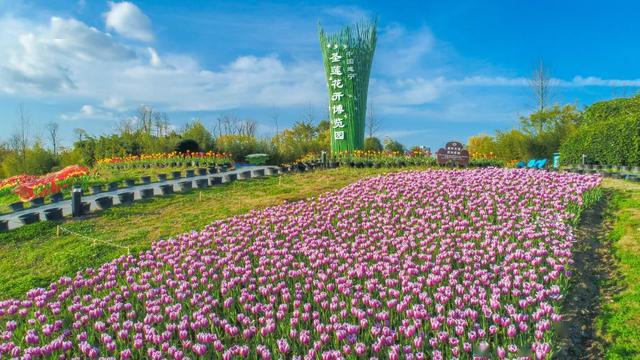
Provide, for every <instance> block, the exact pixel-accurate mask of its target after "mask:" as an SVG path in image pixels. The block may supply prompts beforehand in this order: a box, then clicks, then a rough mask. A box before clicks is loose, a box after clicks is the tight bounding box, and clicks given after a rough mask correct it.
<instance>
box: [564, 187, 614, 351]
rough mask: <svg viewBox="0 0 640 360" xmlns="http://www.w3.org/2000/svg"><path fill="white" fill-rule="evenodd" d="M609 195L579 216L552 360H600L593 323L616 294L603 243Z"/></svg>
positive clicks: (599, 340)
mask: <svg viewBox="0 0 640 360" xmlns="http://www.w3.org/2000/svg"><path fill="white" fill-rule="evenodd" d="M608 197H609V195H608V194H607V193H605V195H604V196H603V199H601V200H600V202H599V203H598V204H596V205H595V206H593V207H592V208H591V209H588V210H586V211H585V212H584V213H583V214H582V219H581V221H580V225H579V226H578V229H577V232H576V235H577V243H576V244H575V248H574V261H575V264H574V265H575V269H574V273H573V277H572V278H571V288H570V290H569V293H568V294H567V297H566V298H565V302H564V304H563V309H564V313H563V314H564V315H563V321H562V323H561V324H560V325H559V329H558V339H557V342H556V343H557V351H556V353H555V356H554V358H555V359H602V358H603V356H604V346H605V342H604V339H602V338H600V337H599V336H598V334H597V332H596V327H595V319H596V318H597V317H598V315H599V314H600V312H601V310H602V309H601V304H603V303H605V302H608V301H609V299H611V296H612V295H613V294H614V293H615V292H616V291H617V290H618V289H616V288H615V287H614V285H612V284H615V282H614V281H610V280H611V279H614V278H615V277H616V276H617V275H616V265H615V264H616V262H615V259H614V258H613V256H612V253H611V245H610V244H608V243H607V240H606V233H607V231H608V230H609V226H608V224H607V222H606V221H605V218H606V216H605V215H606V210H607V208H606V204H607V199H608Z"/></svg>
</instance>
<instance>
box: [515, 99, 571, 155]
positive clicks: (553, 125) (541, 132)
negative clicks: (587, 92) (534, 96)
mask: <svg viewBox="0 0 640 360" xmlns="http://www.w3.org/2000/svg"><path fill="white" fill-rule="evenodd" d="M520 122H521V127H522V130H523V132H524V134H525V135H526V136H527V142H526V144H527V154H528V157H529V158H531V159H550V158H551V157H552V156H553V153H554V152H557V151H558V150H559V149H560V145H561V144H562V142H563V141H564V140H565V139H567V138H568V137H569V136H571V135H572V134H573V133H574V132H575V131H576V128H577V126H578V125H579V124H580V123H581V122H582V113H580V112H579V111H578V110H577V108H576V107H575V105H565V106H560V105H557V104H556V105H554V106H553V107H551V108H549V109H545V110H540V111H536V112H534V113H533V114H531V115H529V116H528V117H522V118H520Z"/></svg>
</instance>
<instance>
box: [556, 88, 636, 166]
mask: <svg viewBox="0 0 640 360" xmlns="http://www.w3.org/2000/svg"><path fill="white" fill-rule="evenodd" d="M560 153H561V156H560V160H561V162H562V164H563V165H567V164H580V163H581V162H582V155H583V154H584V155H586V161H587V163H590V164H599V165H626V166H636V165H638V164H640V96H635V97H632V98H624V99H615V100H610V101H602V102H599V103H595V104H593V105H591V106H589V107H588V108H587V109H586V110H585V112H584V121H583V122H582V124H581V125H580V126H579V127H578V129H577V130H576V131H575V132H574V133H573V134H572V135H570V136H569V137H568V138H567V140H565V141H564V142H563V143H562V146H561V147H560Z"/></svg>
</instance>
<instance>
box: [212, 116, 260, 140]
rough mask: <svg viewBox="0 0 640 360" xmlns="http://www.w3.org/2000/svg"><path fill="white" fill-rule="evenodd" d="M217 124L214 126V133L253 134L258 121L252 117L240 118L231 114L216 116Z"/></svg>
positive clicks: (220, 134) (219, 134)
mask: <svg viewBox="0 0 640 360" xmlns="http://www.w3.org/2000/svg"><path fill="white" fill-rule="evenodd" d="M217 122H218V124H217V125H215V126H214V133H215V132H217V133H218V136H222V135H245V136H255V135H256V130H257V129H258V122H257V121H255V120H253V119H244V120H240V119H238V117H237V116H235V115H233V114H224V115H221V116H218V119H217Z"/></svg>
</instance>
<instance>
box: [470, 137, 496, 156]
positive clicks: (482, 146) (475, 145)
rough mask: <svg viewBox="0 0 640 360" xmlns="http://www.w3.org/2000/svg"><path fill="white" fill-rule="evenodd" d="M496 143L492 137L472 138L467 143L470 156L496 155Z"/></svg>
mask: <svg viewBox="0 0 640 360" xmlns="http://www.w3.org/2000/svg"><path fill="white" fill-rule="evenodd" d="M495 146H496V144H495V141H494V140H493V137H491V135H487V134H479V135H474V136H470V137H469V140H468V141H467V150H468V151H469V154H471V155H472V156H473V154H484V155H487V154H490V153H495Z"/></svg>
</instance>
